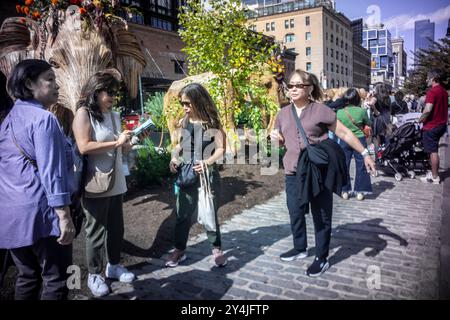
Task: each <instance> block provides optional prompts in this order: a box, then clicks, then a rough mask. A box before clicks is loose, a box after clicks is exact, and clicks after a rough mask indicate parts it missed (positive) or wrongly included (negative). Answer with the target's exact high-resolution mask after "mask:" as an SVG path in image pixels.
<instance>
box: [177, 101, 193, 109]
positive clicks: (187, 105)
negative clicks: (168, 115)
mask: <svg viewBox="0 0 450 320" xmlns="http://www.w3.org/2000/svg"><path fill="white" fill-rule="evenodd" d="M180 104H181V106H183V107H187V108H191V107H192V105H191V103H190V102H188V101H180Z"/></svg>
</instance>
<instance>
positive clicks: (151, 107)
mask: <svg viewBox="0 0 450 320" xmlns="http://www.w3.org/2000/svg"><path fill="white" fill-rule="evenodd" d="M163 109H164V93H162V92H156V93H154V94H153V95H151V96H149V97H148V99H147V101H145V103H144V112H145V113H148V114H149V115H150V116H151V118H152V120H153V122H154V123H155V126H156V128H157V129H158V130H159V131H162V130H163V128H165V127H166V123H165V122H166V119H165V117H164V112H163Z"/></svg>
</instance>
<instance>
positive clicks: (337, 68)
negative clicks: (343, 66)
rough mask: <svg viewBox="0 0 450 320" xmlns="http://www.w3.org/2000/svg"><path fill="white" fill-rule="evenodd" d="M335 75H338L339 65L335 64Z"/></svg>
mask: <svg viewBox="0 0 450 320" xmlns="http://www.w3.org/2000/svg"><path fill="white" fill-rule="evenodd" d="M336 73H339V65H338V64H336Z"/></svg>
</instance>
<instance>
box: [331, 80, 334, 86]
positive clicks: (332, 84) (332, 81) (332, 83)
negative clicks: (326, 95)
mask: <svg viewBox="0 0 450 320" xmlns="http://www.w3.org/2000/svg"><path fill="white" fill-rule="evenodd" d="M331 87H332V88H334V79H331Z"/></svg>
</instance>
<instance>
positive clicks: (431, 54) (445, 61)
mask: <svg viewBox="0 0 450 320" xmlns="http://www.w3.org/2000/svg"><path fill="white" fill-rule="evenodd" d="M414 56H415V58H416V61H417V62H416V63H415V65H414V66H415V69H414V70H413V71H412V72H411V73H410V74H409V76H408V79H407V80H406V82H405V86H404V88H405V91H406V92H408V93H413V94H415V95H417V96H423V95H424V94H425V93H426V91H427V89H428V84H427V81H426V80H427V73H428V72H429V71H430V70H440V71H441V72H442V73H443V79H444V86H445V87H446V88H447V89H449V87H450V37H446V38H443V39H441V40H440V41H433V43H432V45H431V46H430V48H428V49H425V50H422V49H421V50H419V52H417V53H416V54H414Z"/></svg>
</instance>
